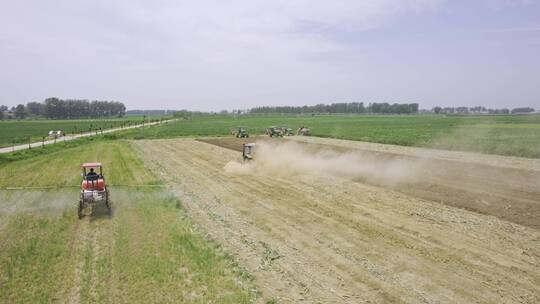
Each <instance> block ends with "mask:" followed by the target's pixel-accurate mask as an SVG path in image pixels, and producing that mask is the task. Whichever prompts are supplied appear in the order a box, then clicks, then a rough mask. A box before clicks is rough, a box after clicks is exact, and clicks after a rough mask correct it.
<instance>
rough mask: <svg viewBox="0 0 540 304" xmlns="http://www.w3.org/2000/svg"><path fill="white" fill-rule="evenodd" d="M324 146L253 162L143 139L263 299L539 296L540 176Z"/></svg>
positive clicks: (515, 299)
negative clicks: (330, 148)
mask: <svg viewBox="0 0 540 304" xmlns="http://www.w3.org/2000/svg"><path fill="white" fill-rule="evenodd" d="M329 143H330V142H317V143H316V145H310V146H309V147H307V148H305V147H304V145H299V144H297V145H296V146H291V147H283V148H280V149H278V150H270V152H271V153H267V155H266V156H265V157H266V159H267V161H266V163H263V162H262V161H261V163H259V164H252V165H248V166H247V167H246V166H242V165H241V164H240V163H237V162H236V161H238V160H239V159H240V154H239V153H238V152H236V151H233V150H231V149H225V148H222V147H219V146H216V145H210V144H208V143H204V142H199V141H194V140H190V139H181V140H157V141H137V142H135V144H134V146H135V147H136V148H137V150H138V152H139V154H140V155H142V157H143V158H144V160H145V164H146V165H147V166H148V167H150V168H151V170H153V171H154V173H156V174H157V175H158V176H159V177H161V178H162V179H163V180H165V181H166V182H167V183H168V184H169V186H170V188H171V189H172V190H173V191H175V193H176V194H177V195H178V196H179V197H180V198H181V199H182V201H183V204H184V206H185V208H186V209H187V210H188V212H189V214H190V216H191V217H193V218H194V220H195V221H196V222H197V223H198V224H199V225H200V227H201V229H203V230H204V231H206V233H207V234H208V236H209V237H210V238H213V239H215V240H216V241H217V242H219V243H220V244H222V245H223V246H224V247H226V248H227V249H228V250H230V251H231V252H232V253H234V256H235V257H236V258H237V259H238V260H239V261H240V262H241V265H243V266H245V267H246V268H247V269H248V271H249V272H250V273H252V274H253V276H254V278H255V283H256V285H257V286H258V288H259V289H260V291H261V292H262V294H263V297H262V299H268V298H271V297H274V298H276V299H277V300H278V301H280V302H283V303H289V302H290V303H292V302H295V303H296V302H300V301H305V302H308V303H317V302H320V303H370V302H371V303H373V302H375V303H384V302H404V303H419V302H425V303H538V302H539V301H540V287H539V286H540V232H539V231H538V229H535V228H533V227H536V228H538V221H537V219H538V204H539V202H538V197H539V196H538V192H539V189H538V185H539V184H538V183H536V184H534V183H535V181H536V178H538V172H537V171H535V170H529V171H528V170H524V168H523V167H520V166H519V165H515V166H513V167H512V166H511V164H512V163H513V162H512V161H507V162H502V164H503V166H496V165H493V164H491V165H490V164H488V163H486V162H483V161H478V160H474V159H472V158H471V159H469V161H465V160H464V159H460V160H459V163H457V162H455V163H451V161H455V159H454V160H451V158H450V157H447V158H445V159H443V158H442V157H438V156H435V157H434V158H432V159H428V160H424V159H422V160H419V159H418V158H417V157H416V156H411V155H409V154H408V153H402V154H401V155H399V153H397V152H399V151H385V152H386V154H384V155H382V154H380V153H382V152H383V151H373V150H372V151H367V150H366V151H364V152H362V153H361V156H358V155H356V154H351V153H349V152H348V151H349V150H350V148H351V147H345V146H344V145H343V144H342V143H341V142H339V141H336V143H335V144H334V145H333V147H332V150H334V151H337V152H332V153H330V152H324V151H323V152H321V150H325V149H326V148H328V147H325V146H321V145H328V144H329ZM227 145H229V147H233V146H234V145H236V144H231V143H230V142H228V141H227ZM298 146H301V148H298ZM233 148H234V147H233ZM323 148H324V149H323ZM287 149H293V150H287ZM285 152H291V153H292V154H294V155H293V156H295V157H298V156H302V157H304V158H305V159H302V161H296V160H295V159H292V160H291V159H290V158H288V157H287V156H284V155H285ZM388 152H390V153H388ZM280 153H281V154H280ZM261 155H263V154H261ZM313 155H315V156H313ZM424 156H425V155H424ZM313 157H314V158H313ZM411 157H413V158H414V159H411ZM461 157H465V158H466V157H467V156H466V155H465V156H461ZM423 158H425V157H423ZM458 158H459V157H458ZM366 160H367V161H366ZM358 162H365V163H363V164H358ZM495 163H497V162H495ZM315 164H316V165H318V166H319V165H320V166H319V168H313V166H314V165H315ZM459 164H461V165H459ZM381 166H382V167H381ZM525 166H526V162H525ZM276 168H277V169H279V170H274V169H276ZM465 168H472V169H473V170H466V171H463V170H464V169H465ZM531 168H533V167H531ZM479 169H481V170H480V171H479V172H477V171H476V170H479ZM281 171H284V172H288V173H290V174H280V172H281ZM463 172H466V173H467V174H463ZM475 172H477V173H475ZM500 173H505V174H507V175H503V176H502V177H501V176H499V175H498V174H500ZM426 174H427V175H426ZM446 174H448V175H446ZM496 174H497V175H496ZM426 176H427V177H426ZM386 177H390V178H388V179H387V178H386ZM426 179H429V180H431V183H430V184H429V185H428V186H426V187H417V186H415V185H419V184H422V183H423V182H424V181H425V180H426ZM501 181H502V182H501ZM405 182H406V183H405ZM441 201H442V202H443V203H445V204H441V203H440V202H441ZM465 202H471V205H466V204H465ZM483 202H485V203H483ZM505 202H506V204H507V205H504V203H505ZM523 204H525V206H524V205H523ZM483 205H485V206H487V207H481V206H483ZM452 206H459V207H461V208H467V209H472V210H475V209H478V210H477V211H479V212H480V213H486V214H492V215H496V216H497V217H494V216H488V215H484V214H480V213H478V212H471V211H469V210H464V209H461V208H454V207H452ZM502 206H504V207H502ZM522 217H523V218H525V219H524V220H523V219H521V218H522ZM499 218H502V219H509V220H511V221H513V222H514V223H512V222H510V221H507V220H501V219H499ZM516 223H522V224H523V225H520V224H516Z"/></svg>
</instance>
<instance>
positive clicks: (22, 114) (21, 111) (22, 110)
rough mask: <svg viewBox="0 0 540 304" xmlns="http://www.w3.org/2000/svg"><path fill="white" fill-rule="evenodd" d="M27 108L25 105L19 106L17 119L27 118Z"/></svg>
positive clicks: (16, 113) (16, 112)
mask: <svg viewBox="0 0 540 304" xmlns="http://www.w3.org/2000/svg"><path fill="white" fill-rule="evenodd" d="M26 114H27V113H26V108H25V107H24V105H23V104H18V105H17V107H16V108H15V117H16V118H18V119H23V118H25V117H26Z"/></svg>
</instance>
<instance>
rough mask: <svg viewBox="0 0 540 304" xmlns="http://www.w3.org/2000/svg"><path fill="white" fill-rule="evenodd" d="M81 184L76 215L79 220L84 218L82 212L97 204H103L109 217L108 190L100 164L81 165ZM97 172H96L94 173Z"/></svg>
mask: <svg viewBox="0 0 540 304" xmlns="http://www.w3.org/2000/svg"><path fill="white" fill-rule="evenodd" d="M81 167H82V171H83V172H82V178H83V179H82V183H81V193H80V199H79V208H78V212H77V214H78V215H79V219H81V218H82V217H83V216H84V213H83V211H84V210H85V209H86V208H87V207H88V206H92V205H95V204H97V203H105V206H107V210H108V212H109V215H110V214H111V202H110V199H109V189H107V184H106V182H105V176H103V166H102V165H101V163H84V164H82V166H81ZM96 171H98V172H96Z"/></svg>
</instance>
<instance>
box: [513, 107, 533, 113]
mask: <svg viewBox="0 0 540 304" xmlns="http://www.w3.org/2000/svg"><path fill="white" fill-rule="evenodd" d="M533 112H534V109H533V108H529V107H526V108H514V109H512V114H520V113H533Z"/></svg>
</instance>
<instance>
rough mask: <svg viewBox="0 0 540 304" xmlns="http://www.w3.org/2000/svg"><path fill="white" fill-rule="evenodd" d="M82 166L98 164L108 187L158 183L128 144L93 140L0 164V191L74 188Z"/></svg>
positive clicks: (77, 183)
mask: <svg viewBox="0 0 540 304" xmlns="http://www.w3.org/2000/svg"><path fill="white" fill-rule="evenodd" d="M32 150H38V149H32ZM19 153H25V152H19ZM26 153H39V152H26ZM85 162H102V163H103V166H104V175H105V177H106V178H107V181H108V183H109V184H110V185H147V184H157V183H158V181H157V180H156V178H155V177H154V176H153V175H152V174H151V173H150V172H149V171H147V170H146V169H145V168H144V166H143V164H142V162H141V161H140V160H139V159H138V158H137V156H136V155H135V153H134V152H133V150H132V148H131V146H130V143H129V142H126V141H121V140H94V141H88V142H87V144H84V145H80V144H75V145H74V146H73V147H69V146H67V147H66V148H65V149H58V148H57V150H55V151H54V152H52V153H48V154H43V155H37V156H35V157H29V158H25V159H23V160H20V161H11V162H7V163H4V164H0V188H5V187H47V186H52V187H66V186H68V187H76V186H78V185H79V183H80V180H81V164H82V163H85Z"/></svg>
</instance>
